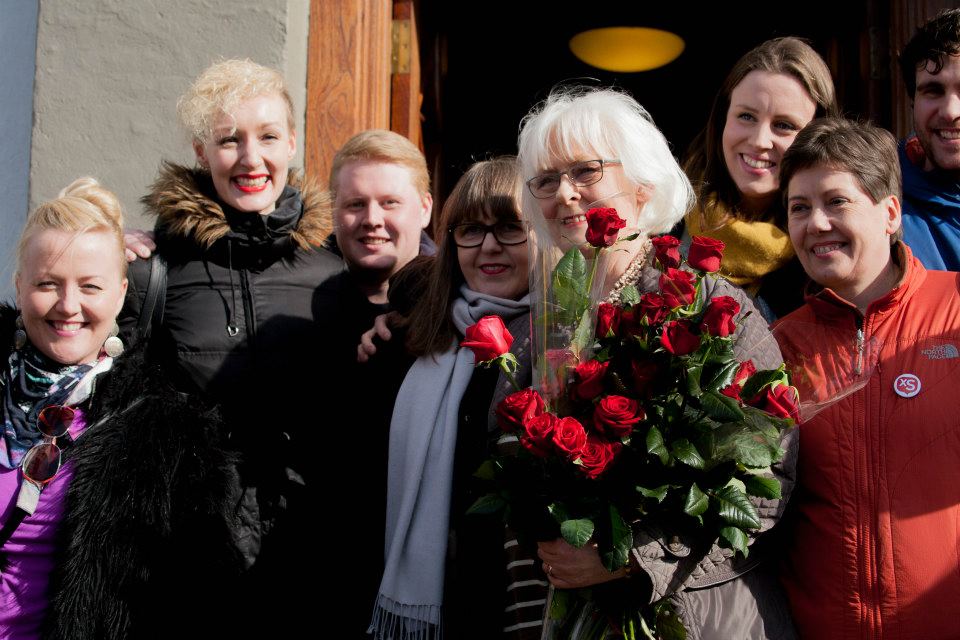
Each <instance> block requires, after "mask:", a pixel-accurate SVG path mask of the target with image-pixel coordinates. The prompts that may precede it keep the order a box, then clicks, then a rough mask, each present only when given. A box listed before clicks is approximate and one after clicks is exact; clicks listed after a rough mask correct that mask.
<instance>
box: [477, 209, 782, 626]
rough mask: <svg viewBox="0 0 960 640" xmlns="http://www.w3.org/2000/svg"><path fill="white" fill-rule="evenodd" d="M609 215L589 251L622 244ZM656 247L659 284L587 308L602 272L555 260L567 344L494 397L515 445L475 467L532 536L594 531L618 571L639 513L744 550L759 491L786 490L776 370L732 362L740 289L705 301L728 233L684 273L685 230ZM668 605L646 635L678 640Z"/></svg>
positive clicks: (571, 259) (599, 221)
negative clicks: (780, 475) (531, 375)
mask: <svg viewBox="0 0 960 640" xmlns="http://www.w3.org/2000/svg"><path fill="white" fill-rule="evenodd" d="M611 211H612V212H613V214H614V215H615V211H614V210H612V209H606V210H591V211H590V212H589V213H588V214H587V219H588V224H589V225H590V229H591V230H592V229H594V228H595V227H596V228H598V229H600V231H598V232H596V233H594V234H592V235H591V233H589V232H588V242H589V243H590V244H591V245H592V246H593V247H594V251H595V255H594V258H595V262H596V259H597V258H599V254H600V252H601V251H604V250H608V249H609V248H610V247H613V246H615V244H616V242H617V239H616V233H617V227H616V224H617V223H616V221H615V220H614V221H612V222H611V215H610V212H611ZM621 226H622V225H621ZM604 229H606V233H604V232H603V230H604ZM611 234H612V236H611ZM652 242H653V247H654V249H655V251H656V260H655V262H656V266H657V268H658V269H659V270H660V276H659V290H658V291H655V292H646V293H642V294H641V293H640V292H638V291H637V290H636V289H635V288H633V287H627V288H625V289H624V290H623V291H622V292H621V295H620V303H618V304H610V303H599V304H591V303H590V301H589V299H588V295H587V292H589V291H590V289H591V286H590V284H591V283H590V282H589V279H592V278H593V277H594V272H593V271H592V270H591V269H587V268H586V262H585V261H584V260H583V254H582V252H581V250H580V249H578V248H573V249H570V251H568V252H567V253H566V254H564V256H563V258H561V260H560V262H559V263H558V264H557V267H556V268H555V269H554V274H553V281H552V285H553V286H552V290H553V295H554V297H555V300H556V303H555V304H554V308H553V310H552V311H551V317H549V318H546V319H540V320H539V321H540V322H542V323H543V325H544V326H547V325H549V326H552V327H554V328H553V329H551V331H553V332H554V334H555V335H558V334H562V335H566V336H568V337H569V340H568V342H567V345H566V348H563V347H562V346H561V347H559V348H553V349H549V350H548V351H547V352H546V353H544V354H542V356H543V357H542V362H543V363H545V366H544V367H543V369H545V370H546V373H545V374H541V376H540V382H541V385H540V386H541V391H542V392H543V393H541V392H538V391H537V390H534V389H523V390H519V391H517V392H516V393H514V394H512V395H510V396H508V397H507V398H506V399H505V400H504V401H503V402H502V403H501V404H500V406H499V407H498V408H497V417H498V423H499V425H500V428H501V429H502V430H503V431H504V433H505V434H508V435H510V436H516V437H517V438H518V439H519V442H520V447H519V448H518V450H517V451H516V454H515V455H508V456H502V457H498V458H495V459H493V460H490V461H488V462H487V463H485V465H484V466H483V467H482V468H481V470H480V471H479V472H478V475H479V476H481V477H482V478H485V479H487V480H489V481H490V483H491V491H490V493H489V494H487V495H485V496H484V497H483V498H481V499H480V500H479V501H478V502H477V503H476V504H475V505H474V506H473V510H474V511H477V512H486V513H489V512H495V511H499V512H503V514H504V515H505V517H506V519H507V521H508V522H510V524H511V526H512V527H513V528H514V529H515V530H517V531H518V533H520V534H521V535H523V534H526V535H527V536H529V537H530V538H532V539H538V540H543V539H549V538H554V537H556V536H557V535H559V536H562V537H563V538H564V539H565V540H566V541H567V542H569V543H570V544H571V545H574V546H577V547H580V546H583V545H584V544H586V543H587V542H588V541H593V542H594V543H596V544H597V545H598V549H599V551H600V555H601V558H602V560H603V562H604V565H605V566H606V567H607V569H609V570H610V571H615V570H617V569H619V568H621V567H624V566H626V565H627V563H628V561H629V552H630V549H631V547H632V545H633V531H632V528H631V525H632V524H633V523H635V522H638V521H644V520H650V521H653V522H656V525H657V526H658V527H659V528H660V529H661V530H663V531H664V532H667V533H668V535H669V534H680V533H686V532H689V531H691V530H699V531H700V532H701V535H700V538H701V539H702V538H708V539H714V540H719V542H720V543H721V544H724V545H727V546H729V547H731V548H733V549H735V550H736V551H739V552H740V553H742V554H744V555H746V554H747V553H748V547H747V544H748V532H749V531H750V530H755V529H758V528H759V527H760V525H761V523H760V517H759V514H758V511H757V508H756V507H755V505H754V504H753V503H752V502H751V500H750V497H751V496H756V497H760V498H778V497H779V496H780V484H779V481H778V480H777V479H776V478H775V477H774V476H773V474H772V472H771V465H773V464H775V463H776V462H777V461H779V460H780V459H781V458H782V456H783V453H784V452H783V450H782V449H781V448H780V446H779V444H780V440H781V432H782V431H783V430H784V429H787V428H789V427H790V426H791V425H792V424H793V423H794V421H795V420H796V418H797V406H798V404H797V403H798V398H797V394H796V390H795V389H794V388H793V387H791V386H790V385H789V382H788V380H787V375H786V373H785V370H784V368H783V367H782V366H781V367H780V368H779V369H776V370H768V371H757V370H756V369H755V367H754V365H753V363H752V362H751V361H749V360H747V361H745V362H740V361H738V360H737V358H736V357H735V355H734V347H733V340H734V332H735V331H736V328H737V326H736V321H735V318H736V317H737V315H738V314H739V312H740V306H739V304H738V303H737V302H736V300H734V299H733V298H731V297H729V296H720V297H714V298H712V299H710V300H702V299H701V296H700V289H701V287H702V283H703V279H704V277H705V276H706V275H707V274H710V273H715V272H717V271H718V270H719V268H720V262H721V259H722V250H723V243H721V242H719V241H716V240H713V239H710V238H702V237H694V238H693V242H692V245H691V247H690V251H689V256H688V258H687V259H686V266H687V269H683V268H681V267H682V264H683V262H684V260H683V258H682V256H681V255H680V251H679V241H678V240H677V239H676V238H673V237H671V236H663V237H659V238H655V239H653V241H652ZM578 256H579V257H578ZM565 322H566V323H568V326H569V328H568V330H566V331H565V332H564V331H559V332H558V331H557V330H556V329H555V327H557V326H562V325H563V324H564V323H565ZM479 359H480V358H479V356H478V360H479ZM505 366H508V365H505ZM659 611H661V610H660V609H657V610H656V611H653V612H647V613H648V614H649V615H648V616H647V617H646V619H644V617H643V616H641V617H640V618H638V619H637V620H636V621H637V623H638V626H639V627H641V628H643V629H644V630H645V631H646V632H647V634H648V635H649V637H653V635H652V631H650V629H652V628H653V627H654V626H656V627H658V633H659V634H660V635H661V637H678V636H677V633H678V632H677V630H676V624H675V622H676V618H675V617H674V618H672V619H671V618H670V616H669V615H660V616H658V615H657V612H659ZM671 620H672V621H673V622H671ZM671 625H672V628H673V631H671V630H670V628H671ZM680 629H681V630H682V626H681V627H680Z"/></svg>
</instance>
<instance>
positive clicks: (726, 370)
mask: <svg viewBox="0 0 960 640" xmlns="http://www.w3.org/2000/svg"><path fill="white" fill-rule="evenodd" d="M739 366H740V363H739V362H737V361H736V360H734V361H733V362H729V363H727V364H726V365H725V366H723V367H722V368H721V369H720V370H719V371H717V373H716V375H714V376H713V378H712V379H711V380H710V382H709V383H707V385H706V388H707V389H708V390H709V391H720V389H723V388H724V387H725V386H727V385H728V384H730V383H731V382H733V376H734V374H735V373H736V372H737V367H739ZM721 395H722V394H721ZM723 397H724V398H726V397H727V396H723Z"/></svg>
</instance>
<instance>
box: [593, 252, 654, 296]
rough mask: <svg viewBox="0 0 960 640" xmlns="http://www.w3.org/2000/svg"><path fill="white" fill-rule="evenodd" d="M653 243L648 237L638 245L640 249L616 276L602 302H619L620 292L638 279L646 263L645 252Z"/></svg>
mask: <svg viewBox="0 0 960 640" xmlns="http://www.w3.org/2000/svg"><path fill="white" fill-rule="evenodd" d="M652 244H653V243H651V242H650V239H649V238H648V239H647V240H645V241H644V242H643V244H642V245H640V250H639V251H637V254H636V255H635V256H634V257H633V260H631V261H630V264H629V265H628V266H627V268H626V269H625V270H624V272H623V274H622V275H621V276H620V277H619V278H617V281H616V282H614V283H613V287H611V288H610V293H608V294H607V297H606V298H604V299H603V301H604V302H607V303H609V304H617V303H618V302H620V293H621V292H622V291H623V290H624V289H625V288H626V287H628V286H630V285H633V284H636V283H637V282H639V280H640V273H641V272H642V271H643V267H644V265H645V264H646V263H647V254H648V253H649V252H650V247H651V246H652Z"/></svg>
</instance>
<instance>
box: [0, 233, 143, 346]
mask: <svg viewBox="0 0 960 640" xmlns="http://www.w3.org/2000/svg"><path fill="white" fill-rule="evenodd" d="M122 260H123V256H122V255H121V253H120V247H119V246H118V244H117V239H116V238H115V237H114V236H113V235H112V233H111V232H109V231H104V230H94V231H88V232H86V233H81V234H80V235H77V234H75V233H74V232H71V231H60V230H56V229H44V230H42V231H38V232H36V233H35V234H34V235H33V236H32V237H31V238H30V239H29V240H28V241H27V243H26V245H25V246H24V248H23V253H22V255H21V263H20V268H19V271H18V272H17V278H16V287H17V305H18V306H19V307H20V313H21V317H22V319H23V326H24V330H25V331H26V333H27V337H28V338H29V339H30V342H31V344H33V346H35V347H36V348H37V349H39V350H40V352H41V353H43V354H44V355H46V356H47V357H49V358H51V359H53V360H55V361H57V362H59V363H60V364H81V363H87V362H93V361H95V360H96V359H97V357H98V356H99V354H100V349H101V348H102V347H103V341H104V340H106V339H107V337H108V336H109V335H110V330H111V329H112V328H113V326H114V323H115V321H116V317H117V314H118V313H120V308H121V307H122V306H123V297H124V294H125V293H126V291H127V280H126V278H124V277H123V275H122V271H121V264H122V262H121V261H122Z"/></svg>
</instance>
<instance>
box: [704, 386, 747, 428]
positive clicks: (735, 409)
mask: <svg viewBox="0 0 960 640" xmlns="http://www.w3.org/2000/svg"><path fill="white" fill-rule="evenodd" d="M700 404H701V405H703V410H704V411H706V412H707V413H708V414H709V415H710V416H711V417H713V418H716V419H717V420H718V421H720V422H731V421H735V420H743V418H744V415H743V410H742V409H740V403H739V402H737V401H736V400H734V399H733V398H728V397H727V396H725V395H723V394H722V393H717V392H716V391H704V392H703V395H702V396H700Z"/></svg>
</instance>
